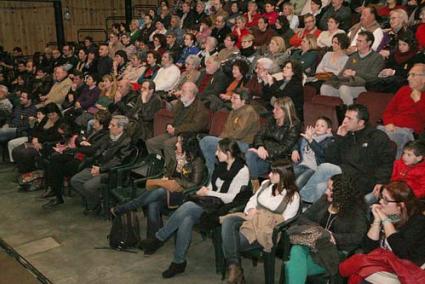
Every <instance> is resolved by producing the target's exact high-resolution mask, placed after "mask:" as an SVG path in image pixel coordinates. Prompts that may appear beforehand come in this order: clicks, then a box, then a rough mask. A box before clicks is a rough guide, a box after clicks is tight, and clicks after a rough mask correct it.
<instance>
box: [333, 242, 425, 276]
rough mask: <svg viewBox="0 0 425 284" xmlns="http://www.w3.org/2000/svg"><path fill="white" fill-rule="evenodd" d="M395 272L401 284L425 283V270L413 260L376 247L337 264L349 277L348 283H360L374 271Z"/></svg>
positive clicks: (340, 271)
mask: <svg viewBox="0 0 425 284" xmlns="http://www.w3.org/2000/svg"><path fill="white" fill-rule="evenodd" d="M380 271H386V272H390V273H395V274H396V275H397V277H398V279H399V281H400V282H401V283H402V284H421V283H425V271H424V270H422V269H421V268H419V267H418V266H417V265H416V264H414V263H413V262H411V261H409V260H406V259H401V258H398V257H397V256H395V255H394V254H393V253H392V252H391V251H389V250H385V249H382V248H377V249H375V250H373V251H371V252H370V253H368V254H355V255H353V256H351V257H349V258H348V259H346V260H344V261H343V262H341V263H340V264H339V273H340V274H341V276H343V277H349V279H348V284H357V283H360V282H361V281H362V280H363V279H365V278H367V277H368V276H369V275H372V274H373V273H375V272H380Z"/></svg>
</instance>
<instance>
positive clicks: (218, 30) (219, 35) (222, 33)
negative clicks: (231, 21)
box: [211, 16, 232, 47]
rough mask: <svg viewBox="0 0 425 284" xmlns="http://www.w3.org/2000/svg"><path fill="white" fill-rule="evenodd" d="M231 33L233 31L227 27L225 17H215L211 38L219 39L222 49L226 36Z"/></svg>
mask: <svg viewBox="0 0 425 284" xmlns="http://www.w3.org/2000/svg"><path fill="white" fill-rule="evenodd" d="M231 32H232V31H231V30H230V28H229V27H228V26H227V25H226V20H225V19H224V17H223V16H217V17H215V22H214V28H213V29H212V32H211V36H212V37H215V38H216V39H217V41H218V44H219V46H220V47H221V46H222V45H223V43H224V39H225V38H226V36H227V35H228V34H230V33H231Z"/></svg>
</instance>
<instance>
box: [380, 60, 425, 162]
mask: <svg viewBox="0 0 425 284" xmlns="http://www.w3.org/2000/svg"><path fill="white" fill-rule="evenodd" d="M407 80H408V81H409V85H408V86H404V87H401V88H400V89H399V90H398V91H397V93H396V94H395V96H394V97H393V98H392V99H391V101H390V102H389V103H388V105H387V107H386V109H385V111H384V114H383V116H382V117H383V121H384V125H380V126H378V129H381V130H382V131H384V132H385V133H387V135H388V136H389V137H390V139H391V140H392V141H394V142H395V143H396V144H397V157H400V156H401V154H402V153H403V147H404V145H405V144H406V143H407V142H409V141H412V140H414V136H413V134H414V133H416V134H421V133H423V132H424V129H425V64H424V63H418V64H415V65H414V66H413V67H412V68H411V69H410V71H409V73H408V77H407Z"/></svg>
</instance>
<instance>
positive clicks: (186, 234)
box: [155, 201, 204, 263]
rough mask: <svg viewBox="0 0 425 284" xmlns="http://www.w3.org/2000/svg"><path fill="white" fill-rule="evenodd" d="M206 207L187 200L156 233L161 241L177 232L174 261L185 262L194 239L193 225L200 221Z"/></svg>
mask: <svg viewBox="0 0 425 284" xmlns="http://www.w3.org/2000/svg"><path fill="white" fill-rule="evenodd" d="M203 212H204V209H203V208H202V207H201V206H199V205H197V204H196V203H194V202H192V201H188V202H185V203H184V204H183V205H182V206H180V207H179V208H178V209H177V210H176V212H174V213H173V215H171V217H170V219H168V221H167V223H166V224H165V226H164V227H162V228H161V229H160V230H159V231H158V232H157V233H156V234H155V236H156V238H157V239H158V240H160V241H166V240H167V239H168V238H169V237H171V235H173V234H174V233H176V234H177V238H176V248H175V251H174V259H173V262H174V263H183V262H185V260H186V253H187V250H188V249H189V246H190V242H191V241H192V229H193V225H195V224H197V223H199V219H200V217H201V215H202V213H203Z"/></svg>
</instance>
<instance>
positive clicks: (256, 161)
mask: <svg viewBox="0 0 425 284" xmlns="http://www.w3.org/2000/svg"><path fill="white" fill-rule="evenodd" d="M245 160H246V165H247V166H248V169H249V174H250V176H251V179H257V178H258V177H264V176H265V175H267V174H268V173H269V171H270V166H271V162H269V161H266V160H263V159H261V158H260V157H258V155H257V154H256V153H255V152H251V151H247V152H246V154H245Z"/></svg>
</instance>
